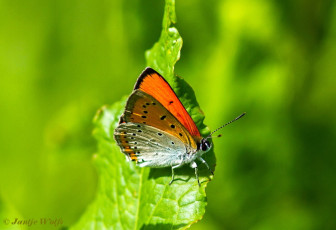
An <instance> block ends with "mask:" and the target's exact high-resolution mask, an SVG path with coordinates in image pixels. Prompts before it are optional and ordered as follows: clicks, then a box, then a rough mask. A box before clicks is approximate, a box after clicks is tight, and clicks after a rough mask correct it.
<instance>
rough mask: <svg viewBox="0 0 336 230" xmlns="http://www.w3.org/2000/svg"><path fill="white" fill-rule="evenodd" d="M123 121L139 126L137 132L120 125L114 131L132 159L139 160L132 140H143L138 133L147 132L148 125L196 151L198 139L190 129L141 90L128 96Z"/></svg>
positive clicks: (192, 151)
mask: <svg viewBox="0 0 336 230" xmlns="http://www.w3.org/2000/svg"><path fill="white" fill-rule="evenodd" d="M122 123H133V124H135V125H137V127H138V131H137V132H136V133H130V132H129V130H127V129H125V128H124V129H123V128H120V126H119V127H117V128H116V131H115V133H114V137H115V139H116V141H117V142H118V144H119V146H121V148H122V151H123V152H124V153H125V154H126V155H127V156H129V157H130V159H131V160H135V161H137V153H136V151H135V150H134V147H135V146H132V143H133V142H132V140H135V139H138V140H136V141H137V142H140V141H143V140H141V139H143V138H141V137H138V134H139V133H140V134H141V133H142V132H144V133H146V126H150V127H154V128H157V129H158V130H162V131H164V132H166V133H169V134H171V135H173V136H175V137H176V138H178V139H180V140H181V142H182V143H184V144H185V145H186V151H187V152H188V153H194V150H196V149H197V143H196V140H195V139H194V138H193V137H192V136H191V135H190V133H189V131H188V130H186V128H185V127H184V126H183V125H182V124H181V123H180V122H179V121H178V120H177V119H176V118H175V117H174V116H173V115H172V114H171V113H170V112H169V111H168V110H167V109H166V108H165V107H164V106H163V105H161V103H160V102H159V101H157V100H156V99H155V98H153V97H152V96H150V95H148V94H147V93H145V92H143V91H141V90H135V91H134V92H133V93H132V94H131V96H130V97H129V98H128V101H127V103H126V107H125V111H124V114H123V115H122V116H121V117H120V124H122ZM143 124H144V125H145V126H143ZM138 132H139V133H138ZM132 135H133V136H132ZM161 135H162V134H161ZM139 138H140V139H139ZM190 148H191V149H190ZM139 154H140V152H139Z"/></svg>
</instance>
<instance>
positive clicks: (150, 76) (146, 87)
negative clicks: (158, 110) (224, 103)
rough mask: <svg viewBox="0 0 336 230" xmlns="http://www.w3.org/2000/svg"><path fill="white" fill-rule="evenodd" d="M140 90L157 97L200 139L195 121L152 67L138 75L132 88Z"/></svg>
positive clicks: (193, 135) (192, 134)
mask: <svg viewBox="0 0 336 230" xmlns="http://www.w3.org/2000/svg"><path fill="white" fill-rule="evenodd" d="M137 89H139V90H141V91H143V92H145V93H147V94H149V95H151V96H152V97H154V98H155V99H157V100H158V101H159V102H160V103H161V104H162V105H163V106H164V107H165V108H166V110H168V111H169V112H170V113H171V114H172V115H173V116H174V117H175V118H176V119H177V120H178V121H179V122H180V123H181V124H182V125H183V126H184V127H185V128H186V129H187V130H188V132H189V133H190V134H191V136H192V137H194V138H195V139H197V140H200V139H201V134H200V132H199V131H198V128H197V126H196V125H195V122H194V121H193V120H192V118H191V117H190V115H189V113H188V112H187V110H186V109H185V108H184V106H183V104H182V103H181V101H180V100H179V99H178V97H177V96H176V94H175V92H174V91H173V89H172V88H171V87H170V85H169V84H168V83H167V82H166V80H165V79H164V78H163V77H162V76H161V75H160V74H159V73H158V72H156V71H155V70H153V69H152V68H147V69H146V70H145V71H144V72H143V73H142V74H141V75H140V77H139V79H138V81H137V83H136V84H135V87H134V90H137Z"/></svg>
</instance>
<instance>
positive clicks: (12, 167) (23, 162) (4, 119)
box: [0, 0, 336, 230]
mask: <svg viewBox="0 0 336 230" xmlns="http://www.w3.org/2000/svg"><path fill="white" fill-rule="evenodd" d="M163 8H164V1H163V0H160V1H157V0H155V1H154V0H143V1H140V0H129V1H122V0H110V1H108V0H96V1H93V0H72V1H65V0H59V1H51V0H43V1H42V0H32V1H18V0H0V76H1V77H0V89H1V90H0V105H1V106H0V114H1V117H0V118H1V119H0V143H1V144H0V153H1V154H0V181H1V183H0V217H1V218H2V219H3V218H14V217H21V218H33V217H35V218H41V217H56V218H61V219H62V220H63V223H64V225H66V226H69V225H71V224H73V223H75V222H76V221H77V220H78V218H79V217H80V215H81V214H82V213H83V212H84V210H85V207H86V206H87V205H88V204H89V203H90V202H91V201H92V199H93V196H94V193H95V189H96V184H97V175H96V171H95V169H94V166H93V165H92V155H93V153H94V152H95V151H96V146H95V141H94V139H93V138H92V136H91V132H92V129H93V125H92V118H93V116H94V114H95V111H96V110H97V109H98V108H100V107H101V106H102V105H104V104H112V103H113V102H115V101H118V100H119V99H120V98H121V96H123V95H127V94H129V93H130V92H131V89H132V87H133V85H134V83H135V81H136V79H137V77H138V75H139V74H140V73H141V71H142V70H143V69H144V68H145V58H144V51H145V50H147V49H149V48H151V47H152V45H153V44H154V42H156V41H157V40H158V38H159V35H160V31H161V21H162V14H163ZM176 11H177V22H178V23H177V25H176V26H177V28H178V30H179V32H180V34H181V36H182V38H183V41H184V45H183V48H182V53H181V60H180V61H179V62H178V63H177V65H176V68H175V73H176V74H177V75H180V76H182V77H184V78H185V79H186V81H187V82H189V83H190V85H191V86H192V87H193V89H194V91H195V93H196V96H197V99H198V102H199V104H200V106H201V108H202V109H203V111H204V113H205V115H206V119H205V123H206V124H207V125H209V127H210V128H211V129H215V128H217V127H218V126H220V125H222V124H223V123H226V122H227V121H229V120H231V119H232V118H234V117H236V116H237V115H239V114H240V113H242V112H247V116H246V117H244V119H242V120H240V121H239V122H236V123H234V124H232V125H230V126H228V127H226V128H225V129H224V130H222V133H223V137H222V138H219V139H215V140H214V142H215V153H216V156H217V168H216V172H215V178H214V180H213V181H212V182H211V183H209V186H208V188H207V194H208V203H209V204H208V207H207V211H206V214H205V216H204V218H203V220H202V221H200V222H199V223H197V224H195V225H193V226H192V229H205V228H206V229H210V230H212V229H234V230H235V229H253V230H264V229H304V230H306V229H336V218H335V213H336V164H335V163H336V151H335V149H336V146H335V145H336V119H335V118H336V84H335V81H336V80H335V78H336V3H335V1H332V0H323V1H322V0H317V1H316V0H314V1H313V0H308V1H307V0H295V1H290V0H273V1H267V0H257V1H247V0H225V1H215V0H208V1H203V0H193V1H192V0H177V1H176ZM2 219H1V220H0V221H1V224H0V228H1V229H11V228H10V226H5V225H3V223H2ZM30 229H34V228H30Z"/></svg>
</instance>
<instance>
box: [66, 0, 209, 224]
mask: <svg viewBox="0 0 336 230" xmlns="http://www.w3.org/2000/svg"><path fill="white" fill-rule="evenodd" d="M174 22H175V2H174V0H167V1H166V5H165V13H164V20H163V30H162V33H161V37H160V39H159V41H158V42H157V43H156V44H155V45H154V46H153V48H152V49H151V50H149V51H147V52H146V59H147V63H148V66H150V67H152V68H154V69H155V70H157V71H158V72H159V73H161V74H162V75H163V76H164V77H165V78H166V80H167V81H168V82H169V83H170V84H171V85H172V87H173V89H174V90H175V91H176V92H177V95H178V96H179V97H180V99H181V101H182V103H183V104H184V106H185V107H186V109H187V110H188V112H189V113H190V114H191V116H192V118H193V119H194V121H195V123H196V124H197V126H198V128H199V129H200V132H201V133H202V135H207V134H208V133H209V130H208V128H207V127H206V126H205V125H204V124H203V119H204V115H203V113H202V111H201V110H200V108H199V106H198V103H197V101H196V98H195V94H194V92H193V90H192V88H191V87H190V86H189V85H188V84H187V83H186V82H185V81H184V80H183V79H182V78H178V77H175V75H174V65H175V63H176V62H177V60H178V59H179V57H180V50H181V47H182V38H181V37H180V35H179V33H178V31H177V29H176V28H174V27H172V26H171V25H172V24H173V23H174ZM125 102H126V98H124V99H123V100H122V101H121V102H118V103H115V104H114V105H112V106H105V107H103V108H102V109H100V110H99V111H98V112H97V115H96V117H95V119H94V123H95V129H94V136H95V138H96V139H97V142H98V153H97V154H96V155H95V157H94V159H95V164H96V167H97V170H98V174H99V185H98V191H97V195H96V198H95V200H94V202H93V203H92V204H91V205H90V206H89V207H88V209H87V211H86V213H85V214H84V215H83V216H82V218H81V220H80V221H79V222H78V223H77V224H76V225H75V226H73V228H72V229H186V228H188V227H189V226H190V225H191V224H192V223H195V222H197V221H198V220H200V219H201V218H202V216H203V215H204V212H205V206H206V204H207V203H206V194H205V187H206V185H207V183H208V181H209V179H210V175H209V171H208V170H207V169H206V167H205V166H204V165H202V164H201V163H199V164H198V165H199V175H200V181H201V186H200V187H199V186H198V183H197V180H196V178H195V174H194V170H193V169H192V168H190V167H189V166H184V167H182V168H180V169H176V170H175V181H174V182H173V183H172V184H171V185H169V182H170V180H171V169H170V168H161V169H153V168H148V167H146V168H139V167H137V166H136V165H135V163H134V162H127V161H126V159H125V156H124V154H122V153H121V152H120V149H119V147H118V146H117V145H116V143H115V141H114V139H113V131H114V129H115V127H116V126H117V125H118V121H119V116H120V115H121V114H122V112H123V110H124V106H125ZM205 160H206V161H207V162H208V163H209V165H210V167H211V168H212V169H213V170H214V166H215V157H214V153H213V151H212V150H211V151H210V152H208V153H207V155H206V156H205Z"/></svg>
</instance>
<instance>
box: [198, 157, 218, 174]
mask: <svg viewBox="0 0 336 230" xmlns="http://www.w3.org/2000/svg"><path fill="white" fill-rule="evenodd" d="M197 159H198V160H200V161H201V162H202V163H203V164H205V166H206V167H207V168H208V170H209V171H210V173H211V174H212V175H214V173H213V171H212V170H211V169H210V167H209V165H208V163H207V162H206V161H205V160H204V159H203V158H202V157H198V158H197Z"/></svg>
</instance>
